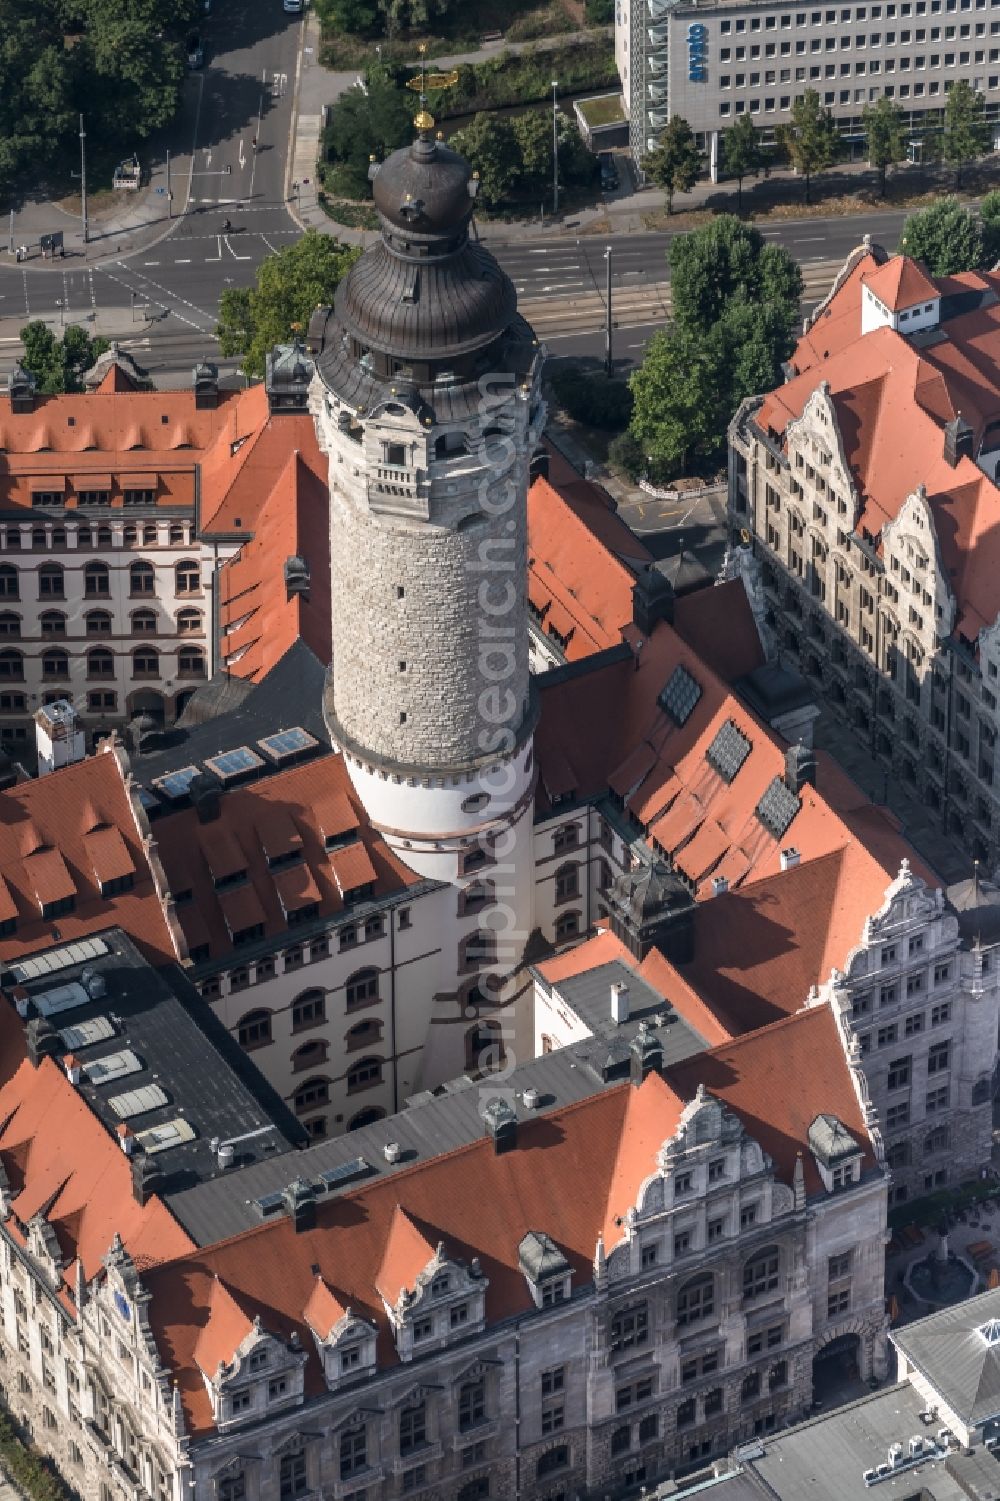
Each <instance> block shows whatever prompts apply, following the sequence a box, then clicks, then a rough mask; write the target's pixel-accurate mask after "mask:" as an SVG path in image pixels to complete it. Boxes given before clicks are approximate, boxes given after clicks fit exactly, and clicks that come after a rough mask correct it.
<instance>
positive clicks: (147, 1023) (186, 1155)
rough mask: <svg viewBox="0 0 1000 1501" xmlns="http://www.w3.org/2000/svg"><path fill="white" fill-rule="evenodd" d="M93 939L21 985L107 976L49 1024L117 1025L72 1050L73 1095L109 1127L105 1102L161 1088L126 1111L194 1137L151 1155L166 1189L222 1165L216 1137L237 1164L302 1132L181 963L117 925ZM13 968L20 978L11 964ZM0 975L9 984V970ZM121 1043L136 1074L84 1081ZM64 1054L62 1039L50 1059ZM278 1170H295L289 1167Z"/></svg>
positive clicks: (265, 1157)
mask: <svg viewBox="0 0 1000 1501" xmlns="http://www.w3.org/2000/svg"><path fill="white" fill-rule="evenodd" d="M95 936H98V937H100V938H101V939H102V940H103V942H104V944H105V945H106V946H107V950H108V951H107V952H106V953H103V954H99V955H98V956H97V957H86V956H81V957H80V958H79V959H78V961H77V962H76V963H72V964H65V965H62V966H61V967H59V968H58V969H55V970H54V971H53V972H51V973H49V974H47V975H42V976H39V977H38V978H37V979H33V980H28V979H25V980H22V982H21V983H23V984H24V986H25V989H26V990H27V991H28V993H29V995H30V996H31V997H33V998H34V997H36V996H41V995H43V994H45V993H46V992H51V991H53V990H56V989H57V988H60V987H63V986H67V985H70V984H71V983H72V982H74V981H79V980H80V977H81V975H82V974H83V971H84V970H85V969H86V968H89V969H91V970H94V971H96V972H97V974H98V975H100V977H101V978H102V979H103V980H104V983H105V986H106V994H105V995H104V996H103V997H101V998H99V999H93V1000H92V999H89V998H88V999H86V1000H85V1002H84V1003H83V1004H80V1005H75V1006H72V1007H67V1008H66V1009H60V1010H58V1011H55V1012H54V1013H53V1014H52V1015H51V1016H50V1018H49V1023H48V1025H49V1026H50V1027H51V1028H53V1029H55V1031H56V1032H62V1031H65V1030H66V1029H67V1028H70V1027H77V1026H79V1025H80V1023H81V1022H87V1021H92V1020H94V1019H96V1018H99V1017H103V1018H107V1019H108V1021H110V1023H111V1024H112V1026H113V1027H114V1032H113V1034H112V1035H111V1036H108V1037H106V1038H104V1039H102V1040H101V1041H98V1042H96V1043H94V1044H92V1045H90V1046H87V1045H86V1044H75V1045H74V1049H73V1051H74V1054H75V1056H76V1057H77V1058H78V1059H79V1062H80V1063H81V1065H83V1068H84V1074H83V1077H82V1078H81V1081H80V1083H79V1084H78V1085H77V1089H78V1092H79V1093H80V1094H81V1095H82V1096H83V1098H84V1099H85V1100H86V1101H87V1103H88V1105H89V1106H90V1108H91V1109H92V1110H93V1112H94V1114H95V1115H97V1116H98V1117H99V1118H100V1119H101V1120H102V1121H104V1123H105V1125H106V1126H107V1127H108V1129H109V1130H110V1131H112V1132H115V1130H116V1128H117V1126H118V1125H119V1124H120V1122H121V1119H122V1117H121V1116H120V1114H118V1113H117V1112H116V1111H115V1110H114V1109H113V1108H112V1107H111V1104H110V1101H111V1100H112V1099H114V1098H116V1097H118V1096H122V1095H124V1094H126V1093H128V1092H131V1091H134V1090H139V1089H143V1088H144V1086H147V1085H152V1084H158V1085H160V1086H161V1088H162V1090H163V1092H164V1093H165V1094H166V1097H167V1098H166V1103H165V1104H162V1105H160V1106H158V1107H157V1108H156V1109H153V1110H148V1111H145V1112H143V1113H142V1114H138V1115H135V1116H130V1117H129V1118H128V1123H129V1125H130V1126H131V1127H132V1129H133V1130H134V1131H135V1132H138V1133H141V1132H142V1131H145V1130H147V1129H148V1128H149V1127H152V1126H159V1125H164V1124H166V1123H167V1122H169V1121H173V1120H176V1119H178V1118H182V1119H184V1120H186V1121H188V1122H189V1124H190V1125H191V1126H192V1127H193V1128H194V1132H195V1136H194V1140H193V1141H189V1142H183V1143H181V1144H179V1145H177V1146H174V1147H170V1148H168V1149H166V1150H163V1151H160V1152H157V1153H156V1154H155V1157H154V1159H153V1160H154V1161H155V1164H156V1166H157V1168H158V1169H159V1170H160V1171H161V1172H162V1173H163V1174H164V1175H165V1180H166V1181H165V1185H164V1186H165V1190H166V1192H167V1193H168V1194H169V1192H170V1191H176V1190H178V1189H180V1188H185V1187H190V1186H191V1185H193V1184H195V1183H198V1182H201V1181H202V1180H203V1179H205V1178H211V1177H212V1176H213V1175H214V1174H216V1173H218V1172H219V1171H220V1169H219V1166H218V1161H217V1158H216V1154H215V1152H214V1151H213V1150H212V1147H211V1142H212V1139H213V1138H218V1139H219V1140H220V1141H233V1140H234V1139H238V1141H237V1144H236V1145H235V1161H236V1162H237V1163H247V1162H262V1161H269V1160H271V1159H273V1158H275V1157H277V1156H280V1155H281V1154H282V1153H285V1152H287V1151H288V1150H289V1149H290V1148H291V1147H292V1146H293V1145H296V1144H299V1143H301V1142H303V1141H304V1140H305V1139H306V1137H305V1132H304V1131H303V1129H302V1127H301V1126H300V1125H299V1123H298V1122H297V1121H296V1119H295V1117H294V1116H293V1115H292V1113H291V1112H290V1110H289V1109H288V1107H287V1105H285V1103H284V1101H283V1100H281V1098H280V1097H279V1096H278V1095H277V1093H276V1092H275V1091H274V1090H273V1089H272V1088H271V1086H270V1085H269V1084H268V1083H267V1081H266V1080H265V1079H264V1077H263V1075H262V1074H261V1073H260V1071H259V1070H258V1069H257V1068H256V1067H255V1066H254V1064H253V1063H252V1062H251V1060H250V1059H248V1058H247V1056H246V1054H245V1053H244V1052H243V1050H242V1048H240V1047H239V1046H238V1044H237V1043H236V1042H235V1041H234V1040H233V1038H232V1037H231V1036H230V1035H229V1033H228V1032H227V1031H226V1029H225V1027H224V1026H222V1024H221V1022H219V1021H218V1020H217V1018H216V1017H215V1015H214V1013H213V1012H212V1009H211V1007H209V1006H206V1005H205V1002H204V1001H203V1000H202V999H201V997H200V996H199V995H198V993H197V991H196V990H195V989H194V987H193V986H192V985H191V984H190V983H189V982H188V981H187V980H186V979H185V978H184V976H183V975H182V974H181V972H180V970H179V969H177V968H171V969H156V968H154V967H153V966H152V965H150V964H148V963H147V962H146V960H145V959H144V958H143V957H142V955H141V954H140V953H139V951H138V950H137V949H136V948H135V946H134V944H133V943H132V941H131V939H130V938H129V937H128V936H127V935H126V934H125V933H123V932H122V931H121V929H120V928H108V929H106V930H105V931H104V932H103V933H102V934H100V935H95ZM73 949H74V946H73V945H64V946H63V947H62V950H61V951H60V950H50V951H49V957H50V958H54V957H57V956H58V955H59V954H60V952H62V953H65V954H67V956H68V955H69V953H70V952H72V951H73ZM13 973H14V976H15V977H18V975H17V970H16V967H14V970H13ZM0 978H2V979H3V983H4V984H9V983H11V980H10V975H9V974H7V973H5V974H4V975H3V976H2V977H0ZM81 994H83V992H81ZM36 1025H37V1023H36ZM43 1025H44V1024H43ZM126 1049H131V1050H132V1051H133V1052H134V1053H135V1054H136V1056H137V1057H138V1059H139V1062H140V1064H141V1067H140V1068H139V1069H138V1070H137V1071H136V1072H133V1073H129V1074H126V1075H125V1076H123V1077H119V1078H115V1079H112V1080H110V1081H109V1082H107V1083H104V1084H100V1083H96V1084H94V1083H90V1082H88V1080H87V1077H86V1069H87V1066H88V1065H89V1064H91V1063H94V1062H96V1061H98V1060H100V1059H105V1058H107V1057H109V1056H110V1055H112V1054H115V1053H119V1052H122V1051H123V1050H126ZM65 1052H66V1048H65V1047H64V1046H63V1045H62V1044H61V1043H60V1044H59V1045H58V1046H57V1051H56V1056H61V1055H62V1054H63V1053H65ZM254 1133H256V1134H254ZM293 1160H297V1159H293ZM283 1171H284V1172H287V1174H288V1176H289V1177H290V1178H291V1177H293V1176H294V1172H293V1169H292V1167H289V1168H286V1169H283Z"/></svg>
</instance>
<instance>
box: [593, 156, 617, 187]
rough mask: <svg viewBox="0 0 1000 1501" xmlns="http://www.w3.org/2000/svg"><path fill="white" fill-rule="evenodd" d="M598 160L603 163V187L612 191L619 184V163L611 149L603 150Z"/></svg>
mask: <svg viewBox="0 0 1000 1501" xmlns="http://www.w3.org/2000/svg"><path fill="white" fill-rule="evenodd" d="M598 160H599V161H600V163H601V188H602V189H603V191H604V192H605V193H610V192H611V191H612V190H613V189H614V188H617V187H618V186H619V182H620V179H619V176H618V164H617V162H616V161H615V159H614V157H613V156H612V154H611V152H610V151H602V152H601V155H600V157H599V158H598Z"/></svg>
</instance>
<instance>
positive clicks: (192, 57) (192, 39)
mask: <svg viewBox="0 0 1000 1501" xmlns="http://www.w3.org/2000/svg"><path fill="white" fill-rule="evenodd" d="M187 59H188V67H189V68H200V67H203V66H204V62H205V48H204V45H203V43H202V40H201V37H200V36H199V35H198V33H197V32H196V31H192V33H191V35H190V36H189V37H188V39H187Z"/></svg>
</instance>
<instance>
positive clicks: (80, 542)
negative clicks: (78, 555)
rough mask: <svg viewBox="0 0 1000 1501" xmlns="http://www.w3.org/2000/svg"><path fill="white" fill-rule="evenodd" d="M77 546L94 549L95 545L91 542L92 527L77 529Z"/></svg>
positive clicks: (79, 527)
mask: <svg viewBox="0 0 1000 1501" xmlns="http://www.w3.org/2000/svg"><path fill="white" fill-rule="evenodd" d="M76 545H77V547H92V546H93V545H94V544H93V542H92V541H91V532H90V527H89V526H78V527H77V529H76Z"/></svg>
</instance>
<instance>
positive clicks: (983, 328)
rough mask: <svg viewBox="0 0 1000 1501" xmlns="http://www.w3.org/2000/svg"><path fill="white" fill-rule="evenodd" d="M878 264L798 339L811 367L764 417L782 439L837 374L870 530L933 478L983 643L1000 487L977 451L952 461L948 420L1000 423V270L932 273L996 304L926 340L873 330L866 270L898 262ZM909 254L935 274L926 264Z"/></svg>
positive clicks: (970, 633)
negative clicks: (947, 451) (864, 329)
mask: <svg viewBox="0 0 1000 1501" xmlns="http://www.w3.org/2000/svg"><path fill="white" fill-rule="evenodd" d="M895 260H896V261H905V257H896V258H895ZM878 265H879V262H878V261H877V259H876V257H875V256H874V255H862V256H860V258H858V259H857V260H856V262H855V264H854V266H853V268H852V269H851V270H850V271H849V273H848V274H847V276H846V277H845V278H844V280H843V282H842V284H841V286H840V287H839V288H838V289H837V290H836V291H835V292H834V293H833V295H832V296H831V297H830V298H829V300H828V302H827V304H826V306H825V307H824V308H823V310H822V311H821V312H820V313H819V315H818V317H817V318H816V319H815V321H814V322H813V323H812V325H811V326H810V327H809V329H808V330H807V331H806V333H805V334H804V335H803V337H802V338H801V339H800V340H799V343H798V344H797V345H796V349H795V353H794V355H793V357H792V364H793V366H794V368H795V369H796V370H797V371H798V372H799V373H798V374H797V375H796V376H795V377H793V379H792V380H790V381H788V382H786V383H785V384H783V385H781V386H779V387H777V388H776V389H775V390H774V391H772V392H771V393H770V395H768V396H767V397H766V398H765V401H764V403H763V405H762V407H761V408H760V411H759V413H758V414H757V417H756V419H755V420H756V421H757V423H758V425H759V426H760V427H762V428H764V429H766V430H769V431H770V432H771V433H772V434H774V435H775V436H776V437H777V438H778V440H779V441H782V440H783V439H784V434H785V430H786V428H787V427H788V424H789V423H790V422H792V421H794V420H795V419H796V418H798V417H799V416H800V415H801V413H802V410H803V408H804V406H805V403H806V401H807V400H808V398H809V396H810V395H811V394H812V392H813V391H814V390H815V389H816V387H817V385H818V384H819V382H820V380H821V379H824V380H826V381H828V382H829V386H830V395H831V399H832V400H833V404H834V407H835V409H836V412H837V420H838V424H839V427H840V431H841V435H842V438H843V443H844V449H845V453H846V457H847V462H848V465H849V466H850V469H851V473H852V476H853V479H854V483H855V486H856V488H857V491H858V496H859V499H860V512H859V515H858V517H857V527H858V529H859V530H860V529H864V530H866V531H867V532H868V533H869V534H870V535H871V536H872V537H874V538H876V539H879V538H880V536H881V532H882V529H883V527H884V526H885V524H886V522H887V521H890V520H892V519H894V518H895V516H896V515H897V514H898V512H899V508H900V506H901V505H902V503H903V502H904V500H905V499H906V498H907V496H909V495H910V494H912V493H913V491H915V490H916V488H917V486H918V485H921V484H923V485H924V486H925V487H926V491H927V501H928V504H929V506H930V509H931V512H932V514H933V516H934V524H935V529H936V531H937V535H938V539H939V542H940V547H941V555H942V562H943V564H944V568H945V571H946V574H947V577H948V581H949V585H950V587H951V589H952V590H953V592H954V594H955V598H956V601H957V606H958V609H957V617H956V623H955V628H956V630H957V631H958V632H959V633H960V634H961V635H963V636H964V637H965V638H966V639H967V640H969V641H972V642H975V641H976V639H977V637H978V634H979V632H980V631H981V630H982V629H983V628H984V627H986V626H988V625H992V624H993V622H994V621H995V620H996V618H997V615H998V613H1000V588H998V587H997V583H996V580H997V579H998V578H1000V489H998V488H997V486H996V485H995V484H994V483H993V481H992V480H990V479H988V478H987V476H986V475H985V474H984V473H983V472H982V470H981V469H979V467H978V466H977V465H976V464H975V463H974V462H973V461H972V459H969V458H962V459H960V460H959V462H958V464H957V465H956V466H955V467H954V468H952V466H951V465H950V464H949V463H948V462H947V461H946V460H945V457H944V434H943V431H942V429H943V426H944V424H945V423H946V422H950V421H951V420H952V419H953V418H955V417H956V416H957V415H958V414H959V413H960V414H961V416H962V417H963V418H964V419H965V421H967V422H968V423H969V424H970V425H971V427H972V429H973V435H974V441H975V443H976V445H977V447H978V445H979V444H980V443H981V442H982V440H983V438H984V436H985V434H986V431H987V428H989V427H991V425H992V424H994V423H996V422H1000V378H998V376H997V370H998V369H1000V301H996V300H994V301H993V303H992V304H991V303H990V301H989V295H988V294H992V295H993V296H994V298H996V294H997V293H1000V275H995V274H994V273H992V272H989V273H985V272H969V273H967V274H965V275H963V276H962V277H960V278H959V277H949V278H945V277H939V278H937V279H936V284H935V283H934V282H928V285H930V286H932V287H933V288H934V292H933V295H937V292H938V291H941V292H943V293H945V294H951V293H956V292H965V293H970V292H972V293H974V292H979V293H981V294H987V295H986V305H985V306H977V307H974V308H973V309H972V310H971V311H969V312H967V313H963V314H961V315H959V316H954V317H950V318H948V319H947V320H946V322H945V323H943V324H942V325H941V329H942V331H943V334H944V337H943V338H941V339H939V340H937V341H935V342H931V343H922V344H921V346H920V347H919V348H918V347H917V346H916V345H914V344H913V343H912V342H911V341H910V340H909V339H907V338H906V336H905V334H903V333H896V332H894V331H893V330H892V329H890V328H881V329H876V330H874V331H873V332H871V333H868V334H865V335H864V336H862V334H861V287H862V285H863V283H864V281H865V278H866V277H867V278H869V279H872V280H873V279H874V277H875V276H879V275H882V274H884V273H885V271H886V270H887V269H892V268H893V267H894V266H895V261H892V262H887V263H886V264H885V265H883V266H882V267H881V271H879V270H878V269H873V268H877V267H878ZM908 265H909V267H910V268H912V271H913V273H914V274H915V275H916V276H917V277H918V278H921V279H923V277H924V273H923V272H922V271H920V270H919V268H918V267H916V266H915V264H914V263H912V262H910V263H908ZM892 274H893V275H896V274H897V270H896V269H892ZM906 282H907V284H910V270H909V269H908V270H907V273H906ZM912 285H913V286H914V287H915V286H916V283H915V282H914V283H913V284H912ZM907 295H909V294H907ZM920 295H921V297H923V296H924V295H925V294H924V293H921V294H920ZM926 295H928V296H929V295H931V294H930V293H928V294H926Z"/></svg>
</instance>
